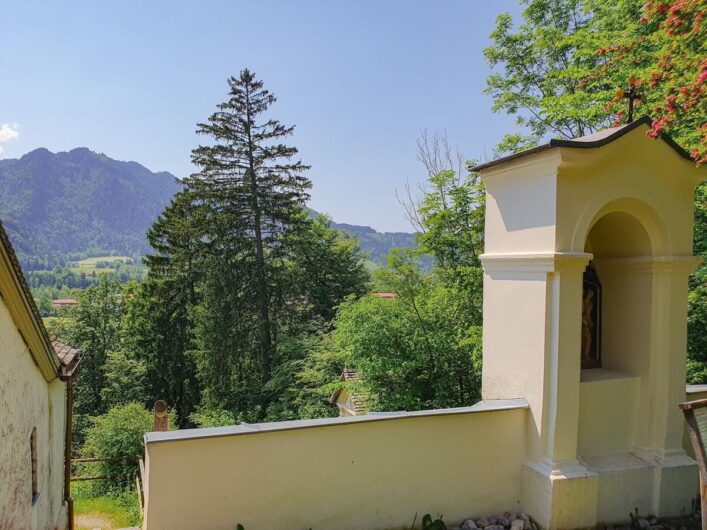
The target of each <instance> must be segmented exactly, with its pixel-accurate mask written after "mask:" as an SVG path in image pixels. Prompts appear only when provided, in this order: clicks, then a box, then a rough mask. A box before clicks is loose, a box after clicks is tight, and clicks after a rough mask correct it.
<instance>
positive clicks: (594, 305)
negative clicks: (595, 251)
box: [581, 263, 601, 370]
mask: <svg viewBox="0 0 707 530" xmlns="http://www.w3.org/2000/svg"><path fill="white" fill-rule="evenodd" d="M581 349H582V369H583V370H584V369H586V368H600V367H601V283H599V276H598V275H597V271H596V270H595V269H594V267H593V266H592V264H591V263H590V264H589V265H588V266H587V268H586V270H585V271H584V282H583V289H582V348H581Z"/></svg>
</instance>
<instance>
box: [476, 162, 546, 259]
mask: <svg viewBox="0 0 707 530" xmlns="http://www.w3.org/2000/svg"><path fill="white" fill-rule="evenodd" d="M530 158H531V160H529V162H528V164H527V165H526V166H524V168H523V172H522V173H520V174H518V173H514V174H513V175H506V174H505V173H504V171H503V169H501V170H499V171H498V174H494V175H493V176H492V177H490V178H487V179H486V180H485V184H486V186H487V191H488V193H487V195H486V225H485V238H484V241H485V247H484V252H485V253H486V254H496V253H504V252H538V251H550V250H553V249H554V248H555V209H556V205H555V198H556V194H557V190H556V186H557V180H556V178H555V167H554V164H556V160H555V159H554V158H551V159H550V160H549V161H548V160H547V159H546V158H543V159H535V158H533V157H530Z"/></svg>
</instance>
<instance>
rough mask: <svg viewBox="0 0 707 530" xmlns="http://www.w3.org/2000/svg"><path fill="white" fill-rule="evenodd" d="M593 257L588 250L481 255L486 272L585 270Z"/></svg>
mask: <svg viewBox="0 0 707 530" xmlns="http://www.w3.org/2000/svg"><path fill="white" fill-rule="evenodd" d="M591 259H592V255H591V254H589V253H587V252H541V253H526V252H508V253H503V254H482V255H481V263H482V265H483V267H484V271H486V272H557V271H561V270H573V269H578V270H584V268H585V267H586V266H587V264H588V263H589V261H590V260H591Z"/></svg>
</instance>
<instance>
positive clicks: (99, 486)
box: [81, 403, 152, 495]
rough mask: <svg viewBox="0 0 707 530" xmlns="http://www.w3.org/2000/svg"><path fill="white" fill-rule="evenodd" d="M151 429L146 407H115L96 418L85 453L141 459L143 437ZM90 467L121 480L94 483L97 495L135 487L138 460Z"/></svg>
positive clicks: (150, 419)
mask: <svg viewBox="0 0 707 530" xmlns="http://www.w3.org/2000/svg"><path fill="white" fill-rule="evenodd" d="M151 430H152V414H151V413H150V412H149V411H147V410H145V408H144V407H143V406H142V405H140V404H138V403H129V404H127V405H122V406H118V407H114V408H112V409H110V410H109V411H108V413H107V414H105V415H103V416H98V417H96V418H93V426H92V427H91V428H90V429H89V430H88V432H87V434H86V442H85V443H84V446H83V449H82V451H81V453H82V455H83V456H85V457H109V458H114V457H123V456H128V457H141V456H142V455H143V453H144V442H143V435H144V434H145V433H146V432H148V431H151ZM86 467H88V465H86ZM90 467H91V473H92V474H93V473H95V474H96V475H101V476H118V477H120V478H116V479H113V480H97V481H94V482H93V484H92V487H91V489H92V491H93V494H94V495H102V494H105V493H109V492H115V491H122V490H125V489H129V488H131V487H132V485H133V481H134V479H133V477H134V476H135V475H136V474H137V472H138V462H137V459H136V460H124V461H117V462H98V463H96V464H92V465H91V466H90Z"/></svg>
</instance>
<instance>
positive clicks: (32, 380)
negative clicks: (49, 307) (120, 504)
mask: <svg viewBox="0 0 707 530" xmlns="http://www.w3.org/2000/svg"><path fill="white" fill-rule="evenodd" d="M0 367H2V368H1V369H0V469H1V470H2V474H1V476H0V528H18V529H38V530H45V529H54V528H65V527H66V523H67V520H66V508H65V505H64V502H63V497H64V496H63V460H64V425H65V399H66V397H65V396H66V389H65V385H64V383H62V382H61V381H60V380H59V379H58V378H57V379H54V380H53V381H52V382H50V383H47V382H46V380H45V379H44V377H43V376H42V374H41V372H40V371H39V369H38V368H37V366H36V365H35V363H34V361H33V360H32V356H31V355H30V353H29V351H28V350H27V347H26V346H25V344H24V342H23V341H22V337H21V336H20V334H19V333H18V332H17V329H16V326H15V324H14V323H13V321H12V318H11V317H10V314H9V312H8V311H7V308H6V307H5V305H4V304H3V302H2V299H0ZM33 427H36V428H37V455H38V474H37V478H38V486H39V487H38V489H39V498H38V499H37V502H36V503H35V504H34V505H32V476H31V456H30V434H31V432H32V428H33Z"/></svg>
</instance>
